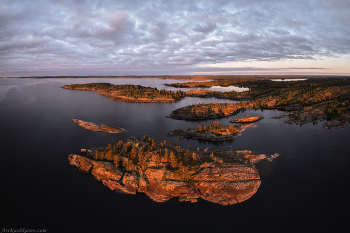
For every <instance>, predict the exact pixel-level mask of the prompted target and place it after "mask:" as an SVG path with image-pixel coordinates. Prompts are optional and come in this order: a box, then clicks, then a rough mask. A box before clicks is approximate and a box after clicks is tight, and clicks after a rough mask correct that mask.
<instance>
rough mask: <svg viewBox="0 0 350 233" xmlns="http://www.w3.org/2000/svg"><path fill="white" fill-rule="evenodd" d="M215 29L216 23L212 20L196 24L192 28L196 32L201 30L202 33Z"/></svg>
mask: <svg viewBox="0 0 350 233" xmlns="http://www.w3.org/2000/svg"><path fill="white" fill-rule="evenodd" d="M215 29H216V23H214V22H206V23H204V24H199V25H196V27H195V28H194V29H193V30H194V31H196V32H203V33H209V32H212V31H214V30H215Z"/></svg>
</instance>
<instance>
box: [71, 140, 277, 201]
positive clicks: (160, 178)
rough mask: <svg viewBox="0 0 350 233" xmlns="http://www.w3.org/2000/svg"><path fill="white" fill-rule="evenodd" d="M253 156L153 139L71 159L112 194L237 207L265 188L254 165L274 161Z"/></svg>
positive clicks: (89, 151) (248, 152)
mask: <svg viewBox="0 0 350 233" xmlns="http://www.w3.org/2000/svg"><path fill="white" fill-rule="evenodd" d="M277 156H278V154H274V155H271V156H269V157H267V156H266V155H264V154H260V155H254V154H252V152H251V151H248V150H233V149H228V150H213V151H208V150H204V151H199V150H191V149H184V148H181V147H180V146H179V145H178V144H177V143H174V144H170V145H168V143H167V141H166V140H165V141H164V142H161V143H158V142H155V141H154V140H153V139H151V138H149V137H148V136H144V137H143V139H141V138H138V139H136V138H132V139H131V140H125V141H119V142H117V143H116V144H109V145H108V146H107V147H106V148H103V149H95V150H93V149H92V150H86V149H82V153H81V155H73V154H71V155H69V157H68V159H69V162H70V164H71V165H73V166H75V167H77V168H79V170H80V171H82V172H85V173H89V174H91V175H93V176H94V177H95V178H96V179H97V180H99V181H101V182H102V183H103V184H104V185H106V186H108V187H109V188H110V189H111V190H115V191H117V192H121V193H127V194H136V192H139V193H145V194H146V195H147V196H149V197H150V198H151V199H152V200H154V201H157V202H164V201H167V200H169V199H170V198H173V197H177V198H179V200H180V201H190V202H196V201H197V199H198V198H202V199H204V200H207V201H210V202H214V203H218V204H221V205H231V204H235V203H237V202H242V201H245V200H247V199H249V198H250V197H251V196H252V195H253V194H254V193H256V191H257V189H258V188H259V186H260V183H261V181H260V180H259V179H260V177H259V174H258V171H257V170H256V168H255V166H254V163H256V162H258V161H260V160H262V159H268V160H272V159H273V158H275V157H277Z"/></svg>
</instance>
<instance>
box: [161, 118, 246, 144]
mask: <svg viewBox="0 0 350 233" xmlns="http://www.w3.org/2000/svg"><path fill="white" fill-rule="evenodd" d="M252 126H253V124H250V125H247V124H246V125H238V126H233V125H228V126H223V125H222V124H219V123H218V122H216V121H214V122H212V123H211V124H210V125H209V126H205V125H198V126H197V128H193V129H191V128H188V129H176V130H173V131H170V132H169V133H168V134H167V137H169V138H192V139H195V140H204V141H212V142H222V141H227V140H232V139H234V138H236V137H238V136H240V135H241V132H243V131H244V130H245V129H246V128H248V127H252Z"/></svg>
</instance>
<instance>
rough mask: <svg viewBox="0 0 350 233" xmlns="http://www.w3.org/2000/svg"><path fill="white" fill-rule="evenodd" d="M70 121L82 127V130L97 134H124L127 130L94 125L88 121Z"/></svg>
mask: <svg viewBox="0 0 350 233" xmlns="http://www.w3.org/2000/svg"><path fill="white" fill-rule="evenodd" d="M72 121H73V122H74V123H76V124H78V125H79V126H81V127H83V128H84V129H87V130H91V131H98V132H105V133H125V132H127V130H125V129H123V128H114V127H110V126H107V125H102V124H96V123H93V122H89V121H83V120H78V119H74V118H73V119H72Z"/></svg>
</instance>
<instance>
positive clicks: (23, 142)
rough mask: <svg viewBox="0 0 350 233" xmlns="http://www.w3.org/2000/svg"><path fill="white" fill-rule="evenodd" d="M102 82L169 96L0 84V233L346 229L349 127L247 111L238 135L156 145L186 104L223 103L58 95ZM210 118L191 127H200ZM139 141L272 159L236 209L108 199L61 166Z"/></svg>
mask: <svg viewBox="0 0 350 233" xmlns="http://www.w3.org/2000/svg"><path fill="white" fill-rule="evenodd" d="M88 82H110V83H113V84H127V83H130V84H140V85H144V86H152V87H157V88H158V89H167V90H169V89H173V88H170V87H166V86H164V85H163V84H164V83H172V82H179V81H174V80H160V79H139V78H135V79H88V78H81V79H17V78H13V79H9V78H0V124H1V127H0V129H1V134H0V137H1V138H0V145H1V147H0V148H1V155H0V159H1V161H0V166H1V167H0V177H1V178H0V182H1V208H0V209H1V212H2V213H3V217H2V218H1V220H0V228H1V229H3V228H27V229H43V228H44V229H47V232H137V231H142V232H318V231H320V232H321V230H323V232H324V231H325V230H326V231H327V230H328V231H330V232H342V231H343V229H342V227H344V226H347V222H348V217H349V214H348V209H349V198H348V197H349V195H350V187H349V181H348V177H349V175H350V153H349V151H350V143H349V139H350V127H347V128H344V129H340V130H333V131H332V130H327V129H324V128H323V127H322V124H320V123H319V124H317V125H312V124H311V125H304V126H302V127H300V126H296V125H284V124H280V122H281V121H282V120H272V119H268V118H269V117H272V116H275V115H279V114H281V112H278V111H247V112H244V113H240V114H238V115H236V116H232V117H229V118H224V119H219V120H218V121H219V123H222V124H224V125H226V124H228V122H229V121H230V120H233V119H235V118H237V117H242V116H245V115H246V114H247V113H249V114H250V115H251V116H252V115H260V116H264V117H265V118H264V119H263V120H261V121H259V122H257V123H256V124H257V126H258V127H256V128H249V129H247V130H246V131H245V132H243V134H242V136H241V137H239V138H237V139H235V140H233V141H228V142H224V143H208V142H200V141H194V140H190V139H189V140H187V139H185V140H176V139H169V138H166V136H165V135H166V133H167V132H169V131H170V130H174V129H178V128H188V127H196V126H197V125H198V122H193V121H180V120H173V119H168V118H165V117H164V116H166V115H169V114H170V113H171V111H172V110H175V109H177V108H179V107H183V106H186V105H189V104H192V103H194V104H196V103H210V102H231V101H228V100H218V99H214V98H211V99H201V98H186V99H183V100H181V101H178V102H175V103H125V102H118V101H113V100H111V99H108V98H106V97H103V96H100V95H98V94H96V93H93V92H90V91H70V90H63V89H61V88H60V86H62V85H64V84H71V83H88ZM71 118H78V119H82V120H87V121H92V122H96V123H102V124H106V125H109V126H115V127H122V128H124V129H127V130H129V131H130V132H129V133H127V134H106V133H102V132H92V131H88V130H86V129H83V128H81V127H79V126H78V125H76V124H74V123H73V122H71ZM211 122H212V121H211V120H205V121H200V123H201V124H206V125H208V124H210V123H211ZM144 135H149V136H150V137H152V138H154V139H155V140H157V141H163V140H164V139H167V140H168V142H170V143H172V142H178V143H179V144H180V145H181V146H183V147H186V146H189V145H192V146H193V147H195V148H197V147H200V148H201V149H205V148H207V147H209V149H213V148H220V149H225V148H239V149H248V150H252V151H253V152H255V153H265V154H268V155H270V154H273V153H275V152H277V153H279V154H280V156H279V157H278V158H277V159H275V160H274V161H273V162H267V161H263V162H261V163H260V164H258V165H257V168H258V169H259V174H260V176H261V182H262V183H261V186H260V188H259V189H258V191H257V193H256V194H255V195H253V196H252V197H251V198H250V199H248V200H247V201H245V202H242V203H239V204H235V205H232V206H220V205H218V204H214V203H210V202H207V201H205V200H202V199H199V201H198V202H197V203H194V204H192V203H179V202H178V200H177V199H172V200H169V201H167V202H164V203H156V202H154V201H152V200H151V199H150V198H148V197H147V196H146V195H144V194H138V195H136V196H133V195H124V194H119V193H116V192H113V191H111V190H110V189H109V188H108V187H106V186H104V185H103V184H102V183H101V182H98V181H97V180H95V179H94V178H93V177H92V176H89V175H84V174H82V173H80V172H79V171H78V170H77V169H75V168H74V167H73V166H71V165H70V164H69V163H68V159H67V158H68V155H69V154H71V153H75V154H79V153H80V149H81V148H90V147H94V146H106V145H107V144H109V143H115V142H117V141H118V140H122V139H128V138H130V137H131V136H136V137H143V136H144Z"/></svg>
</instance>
